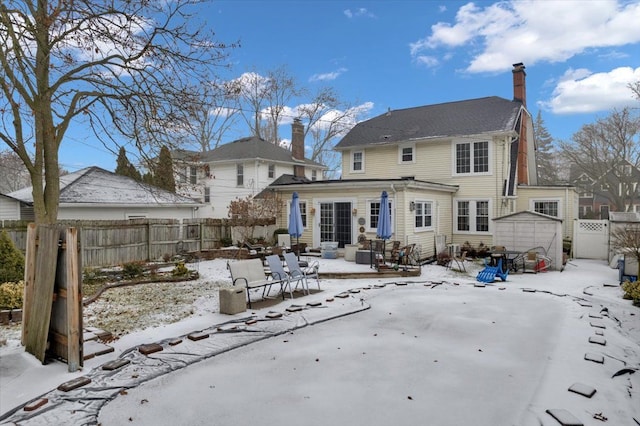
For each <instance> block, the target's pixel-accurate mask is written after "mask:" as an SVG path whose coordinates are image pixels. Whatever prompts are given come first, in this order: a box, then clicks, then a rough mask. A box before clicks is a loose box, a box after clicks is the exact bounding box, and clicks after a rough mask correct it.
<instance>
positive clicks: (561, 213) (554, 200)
mask: <svg viewBox="0 0 640 426" xmlns="http://www.w3.org/2000/svg"><path fill="white" fill-rule="evenodd" d="M547 202H548V203H558V216H554V217H557V218H558V219H562V218H563V217H564V211H563V210H564V208H563V207H564V206H563V205H562V198H559V197H558V198H549V197H542V198H530V199H529V210H531V211H532V212H535V211H536V208H535V207H536V203H547ZM537 213H542V212H537ZM543 214H546V213H543ZM547 216H550V215H547Z"/></svg>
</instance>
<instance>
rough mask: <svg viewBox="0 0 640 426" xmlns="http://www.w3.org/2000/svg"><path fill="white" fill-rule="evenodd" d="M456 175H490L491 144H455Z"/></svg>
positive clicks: (483, 142)
mask: <svg viewBox="0 0 640 426" xmlns="http://www.w3.org/2000/svg"><path fill="white" fill-rule="evenodd" d="M455 170H456V174H472V173H473V174H478V173H489V142H487V141H482V142H461V143H456V144H455Z"/></svg>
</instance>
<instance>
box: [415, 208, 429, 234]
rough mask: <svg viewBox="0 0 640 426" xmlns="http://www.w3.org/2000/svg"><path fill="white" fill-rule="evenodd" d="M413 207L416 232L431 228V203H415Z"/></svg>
mask: <svg viewBox="0 0 640 426" xmlns="http://www.w3.org/2000/svg"><path fill="white" fill-rule="evenodd" d="M414 205H415V210H414V212H415V227H416V231H419V230H426V229H430V228H432V227H433V202H432V201H416V202H415V203H414Z"/></svg>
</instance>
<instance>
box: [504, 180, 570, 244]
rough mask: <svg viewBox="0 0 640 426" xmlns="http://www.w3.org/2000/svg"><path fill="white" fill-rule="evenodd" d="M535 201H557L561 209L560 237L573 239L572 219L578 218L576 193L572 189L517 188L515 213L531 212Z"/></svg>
mask: <svg viewBox="0 0 640 426" xmlns="http://www.w3.org/2000/svg"><path fill="white" fill-rule="evenodd" d="M535 200H558V201H559V206H560V209H561V212H560V215H561V217H560V219H562V235H563V237H564V238H572V237H573V225H574V219H575V218H577V217H578V208H579V207H578V203H579V200H580V199H579V196H578V192H577V191H576V189H575V188H574V187H551V186H550V187H544V186H531V187H529V186H518V198H517V202H516V209H517V211H526V210H529V211H531V210H533V207H532V202H533V201H535Z"/></svg>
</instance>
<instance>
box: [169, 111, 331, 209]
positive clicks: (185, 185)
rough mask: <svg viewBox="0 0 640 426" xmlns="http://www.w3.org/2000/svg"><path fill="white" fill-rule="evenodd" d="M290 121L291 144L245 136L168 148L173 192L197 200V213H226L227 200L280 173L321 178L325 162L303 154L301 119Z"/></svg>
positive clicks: (256, 189)
mask: <svg viewBox="0 0 640 426" xmlns="http://www.w3.org/2000/svg"><path fill="white" fill-rule="evenodd" d="M291 126H292V137H291V150H288V149H286V148H282V147H280V146H277V145H274V144H272V143H270V142H267V141H265V140H264V139H260V138H258V137H248V138H243V139H239V140H236V141H233V142H230V143H227V144H224V145H220V146H219V147H218V148H216V149H213V150H211V151H207V152H194V151H174V152H172V159H173V163H174V168H175V170H176V179H175V181H176V192H178V193H179V194H182V195H185V196H189V197H192V198H197V199H199V200H201V202H202V203H203V204H204V206H203V208H201V209H200V211H199V217H211V218H226V217H228V211H229V204H230V203H231V201H233V200H235V199H237V198H240V199H242V198H246V197H248V196H254V195H256V194H258V193H260V192H261V191H262V190H264V189H265V188H266V187H268V186H269V185H271V184H273V183H274V182H276V180H277V179H278V178H279V177H280V176H283V175H294V176H296V177H299V178H303V179H307V180H310V181H315V180H321V179H322V178H323V173H324V171H325V169H326V167H325V166H323V165H322V164H319V163H316V162H314V161H311V160H309V159H306V158H304V126H303V124H302V123H301V122H300V120H294V122H293V123H292V125H291Z"/></svg>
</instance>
